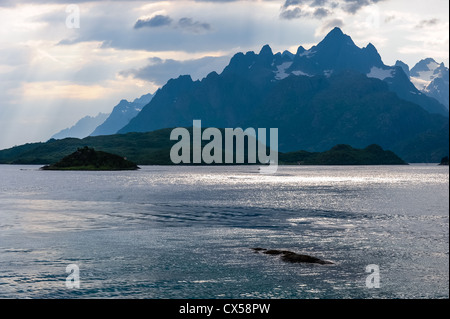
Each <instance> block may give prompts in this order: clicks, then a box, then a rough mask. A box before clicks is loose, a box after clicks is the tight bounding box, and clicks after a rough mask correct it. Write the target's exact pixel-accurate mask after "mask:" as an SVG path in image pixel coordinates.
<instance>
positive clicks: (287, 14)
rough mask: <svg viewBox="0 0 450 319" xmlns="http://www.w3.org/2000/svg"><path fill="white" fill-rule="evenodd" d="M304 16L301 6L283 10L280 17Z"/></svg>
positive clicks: (289, 18) (296, 17)
mask: <svg viewBox="0 0 450 319" xmlns="http://www.w3.org/2000/svg"><path fill="white" fill-rule="evenodd" d="M301 16H302V10H301V9H300V8H299V7H295V8H294V9H288V10H282V11H281V13H280V17H281V18H282V19H286V20H292V19H298V18H300V17H301Z"/></svg>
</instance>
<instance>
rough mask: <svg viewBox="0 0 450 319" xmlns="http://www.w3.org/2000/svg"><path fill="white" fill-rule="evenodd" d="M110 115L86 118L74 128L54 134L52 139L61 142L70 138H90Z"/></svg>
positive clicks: (101, 114) (102, 114) (100, 114)
mask: <svg viewBox="0 0 450 319" xmlns="http://www.w3.org/2000/svg"><path fill="white" fill-rule="evenodd" d="M108 117H109V114H105V113H99V114H98V115H97V116H85V117H83V118H82V119H80V120H79V121H78V122H77V123H75V124H74V125H73V126H72V127H70V128H66V129H64V130H61V131H60V132H58V133H56V134H54V135H53V136H52V137H51V138H54V139H56V140H60V139H63V138H68V137H75V138H85V137H86V136H89V135H90V134H91V133H92V131H93V130H95V128H96V127H97V126H99V125H100V124H101V123H103V122H104V121H105V120H106V119H107V118H108Z"/></svg>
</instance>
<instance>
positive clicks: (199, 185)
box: [0, 165, 449, 299]
mask: <svg viewBox="0 0 450 319" xmlns="http://www.w3.org/2000/svg"><path fill="white" fill-rule="evenodd" d="M255 247H261V248H266V249H283V250H290V251H293V252H296V253H302V254H308V255H311V256H314V257H318V258H321V259H324V260H328V261H331V262H333V263H334V264H333V265H316V264H290V263H286V262H284V261H283V260H281V259H280V258H279V256H272V255H265V254H262V253H255V251H254V250H252V249H251V248H255ZM69 265H72V266H73V265H75V267H76V268H77V269H78V274H77V275H78V277H77V278H76V279H79V281H78V284H79V288H70V287H69V286H68V285H67V284H68V282H71V281H69V279H70V280H72V279H73V278H71V277H70V276H72V275H73V274H69V273H68V272H66V269H67V266H69ZM370 265H372V266H373V265H375V266H377V267H378V269H379V272H378V274H377V275H378V278H379V282H378V283H379V285H375V287H374V285H370V284H368V278H369V276H373V273H369V272H366V270H367V267H368V266H370ZM369 269H374V268H370V267H369ZM448 297H449V169H448V167H442V166H437V165H409V166H355V167H352V166H345V167H338V166H336V167H333V166H282V167H280V168H279V170H278V172H277V173H276V174H274V175H262V174H259V171H258V168H257V167H256V166H232V167H217V166H216V167H186V166H184V167H183V166H167V167H162V166H145V167H142V169H141V170H139V171H123V172H79V171H78V172H62V171H40V170H39V167H38V166H9V165H0V298H152V299H153V298H155V299H159V298H169V299H170V298H208V299H209V298H245V299H247V298H270V299H273V298H277V299H279V298H289V299H309V298H338V299H350V298H358V299H360V298H448Z"/></svg>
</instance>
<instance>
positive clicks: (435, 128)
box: [92, 28, 449, 162]
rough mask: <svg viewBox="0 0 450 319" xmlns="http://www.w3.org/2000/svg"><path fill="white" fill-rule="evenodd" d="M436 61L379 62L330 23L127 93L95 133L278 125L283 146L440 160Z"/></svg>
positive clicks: (444, 114)
mask: <svg viewBox="0 0 450 319" xmlns="http://www.w3.org/2000/svg"><path fill="white" fill-rule="evenodd" d="M432 62H433V61H431V60H424V61H421V62H419V63H418V64H417V65H416V66H415V67H414V68H413V69H411V70H410V69H409V67H408V66H407V65H406V64H405V63H403V62H401V61H398V62H397V63H396V65H394V66H388V65H385V64H384V63H383V61H382V59H381V56H380V55H379V53H378V51H377V49H376V48H375V47H374V46H373V45H372V44H368V45H367V46H366V47H364V48H360V47H358V46H357V45H356V44H355V43H354V42H353V40H352V39H351V37H350V36H348V35H346V34H344V33H343V32H342V30H341V29H339V28H335V29H333V30H332V31H331V32H330V33H329V34H328V35H327V36H326V37H325V38H324V39H323V40H322V41H321V42H320V43H319V44H317V45H316V46H313V47H311V48H310V49H309V50H306V49H305V48H303V47H302V46H300V47H299V48H298V49H297V52H296V53H295V54H293V53H291V52H289V51H284V52H282V53H276V54H274V53H273V51H272V49H271V48H270V46H268V45H265V46H264V47H263V48H262V49H261V51H260V52H259V53H255V52H253V51H250V52H247V53H245V54H244V53H237V54H236V55H234V57H233V58H232V59H231V61H230V63H229V65H228V66H227V67H225V69H224V70H223V72H222V73H221V74H218V73H216V72H211V73H210V74H209V75H208V76H207V77H205V78H204V79H202V80H198V81H193V80H192V78H191V77H190V76H189V75H182V76H180V77H178V78H176V79H171V80H169V81H168V82H167V84H166V85H164V86H163V87H162V88H160V89H159V90H158V91H157V92H155V94H154V95H153V96H150V95H149V96H146V97H141V99H137V100H135V101H134V102H128V101H125V100H123V101H121V102H120V103H119V105H117V106H116V107H115V108H114V110H113V112H112V113H111V115H110V117H109V118H108V119H107V120H106V121H105V122H104V123H103V124H102V125H100V126H98V127H97V128H96V129H95V130H94V132H93V133H92V135H108V134H114V133H116V132H117V133H118V134H125V133H130V132H150V131H155V130H158V129H164V128H173V127H190V126H192V123H193V120H195V119H199V120H202V125H203V126H204V127H207V126H209V127H217V128H226V127H231V128H236V127H242V128H247V127H253V128H272V127H275V128H278V129H279V150H280V151H281V152H291V151H296V150H299V149H302V150H305V151H309V152H322V151H325V150H328V149H330V148H332V147H333V146H335V145H337V144H348V145H351V146H353V147H357V148H363V147H365V146H367V145H370V144H378V145H380V146H381V147H382V148H384V149H389V150H392V151H394V152H395V153H396V154H398V155H399V156H400V157H402V158H403V159H405V160H406V161H408V162H439V161H440V160H441V158H442V157H443V156H446V155H448V150H449V147H448V141H449V123H448V114H449V112H448V106H446V105H444V104H443V103H441V102H439V101H438V99H437V98H438V97H436V98H434V97H432V96H431V92H432V91H433V88H434V87H436V88H437V87H438V85H440V83H441V82H440V80H442V81H443V82H444V83H445V79H447V83H448V69H447V68H445V66H444V65H443V64H441V65H437V63H432ZM445 72H447V73H445ZM445 74H447V77H445V76H446V75H445ZM417 79H421V81H428V82H429V83H428V84H427V85H426V86H423V87H421V86H419V85H418V84H419V83H422V82H420V81H419V80H417ZM414 83H415V84H416V85H417V86H418V88H419V89H420V90H419V89H418V88H417V87H416V86H415V84H414ZM438 90H439V92H441V93H442V92H443V89H436V90H435V91H438ZM447 91H448V85H447ZM444 93H445V92H444ZM444 97H445V94H444ZM138 100H140V101H138ZM447 101H448V94H447ZM140 102H142V103H140ZM447 105H448V103H447ZM131 114H132V115H131ZM125 115H126V116H125ZM124 123H125V124H124ZM120 127H121V128H120Z"/></svg>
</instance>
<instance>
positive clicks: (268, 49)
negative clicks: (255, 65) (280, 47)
mask: <svg viewBox="0 0 450 319" xmlns="http://www.w3.org/2000/svg"><path fill="white" fill-rule="evenodd" d="M259 55H260V56H273V51H272V48H271V47H270V46H269V45H268V44H266V45H264V46H263V47H262V49H261V51H260V52H259Z"/></svg>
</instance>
